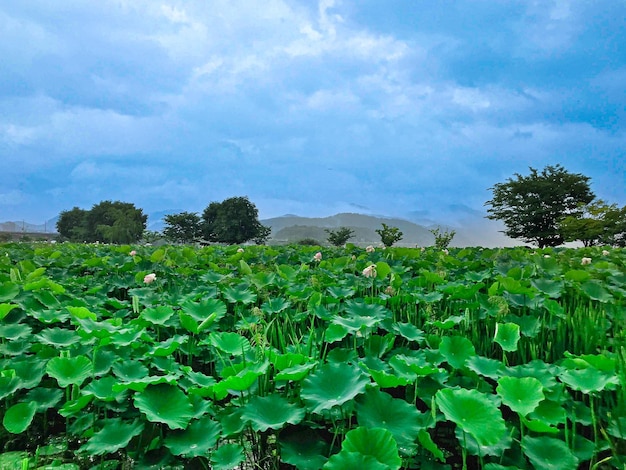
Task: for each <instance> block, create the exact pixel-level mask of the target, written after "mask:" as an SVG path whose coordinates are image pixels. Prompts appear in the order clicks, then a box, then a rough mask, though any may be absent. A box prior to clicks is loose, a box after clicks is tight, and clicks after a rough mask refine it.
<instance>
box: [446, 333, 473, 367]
mask: <svg viewBox="0 0 626 470" xmlns="http://www.w3.org/2000/svg"><path fill="white" fill-rule="evenodd" d="M439 352H440V353H441V355H442V356H443V357H444V358H445V360H446V361H447V362H448V364H450V365H451V366H452V367H454V368H455V369H461V368H463V367H464V366H465V363H466V362H467V360H468V359H469V358H470V357H472V356H475V355H476V349H474V345H473V344H472V342H471V341H470V340H469V339H467V338H465V337H463V336H445V337H444V338H443V339H442V340H441V343H440V344H439Z"/></svg>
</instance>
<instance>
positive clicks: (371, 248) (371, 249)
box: [365, 245, 374, 253]
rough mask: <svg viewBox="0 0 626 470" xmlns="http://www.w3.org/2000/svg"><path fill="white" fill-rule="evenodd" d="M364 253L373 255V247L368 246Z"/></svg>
mask: <svg viewBox="0 0 626 470" xmlns="http://www.w3.org/2000/svg"><path fill="white" fill-rule="evenodd" d="M365 251H367V252H368V253H373V252H374V247H373V246H372V245H368V246H367V247H366V248H365Z"/></svg>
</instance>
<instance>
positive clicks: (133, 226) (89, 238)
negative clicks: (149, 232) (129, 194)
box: [57, 201, 148, 243]
mask: <svg viewBox="0 0 626 470" xmlns="http://www.w3.org/2000/svg"><path fill="white" fill-rule="evenodd" d="M147 219H148V216H147V215H144V213H143V211H142V210H141V209H137V208H136V207H135V205H134V204H131V203H129V202H120V201H102V202H100V203H98V204H94V206H93V207H92V208H91V209H90V210H83V209H80V208H78V207H74V208H73V209H71V210H69V211H62V212H61V213H60V214H59V220H58V221H57V231H58V232H59V235H61V237H63V238H65V239H67V240H70V241H74V242H104V243H135V242H137V241H138V240H139V239H140V238H141V236H142V234H143V232H144V230H145V229H146V221H147Z"/></svg>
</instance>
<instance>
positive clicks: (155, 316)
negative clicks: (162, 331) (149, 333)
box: [140, 305, 174, 325]
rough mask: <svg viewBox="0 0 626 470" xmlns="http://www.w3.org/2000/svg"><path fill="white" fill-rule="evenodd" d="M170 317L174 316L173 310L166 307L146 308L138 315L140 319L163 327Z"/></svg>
mask: <svg viewBox="0 0 626 470" xmlns="http://www.w3.org/2000/svg"><path fill="white" fill-rule="evenodd" d="M172 315H174V309H173V308H172V307H170V306H168V305H159V306H157V307H152V308H146V309H145V310H143V311H142V312H141V314H140V316H141V318H143V319H144V320H146V321H149V322H150V323H152V324H153V325H165V323H166V322H167V321H168V320H169V319H170V318H171V317H172Z"/></svg>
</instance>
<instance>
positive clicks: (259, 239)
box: [202, 197, 271, 244]
mask: <svg viewBox="0 0 626 470" xmlns="http://www.w3.org/2000/svg"><path fill="white" fill-rule="evenodd" d="M202 232H203V234H204V238H205V240H208V241H212V242H221V243H228V244H234V243H244V242H247V241H249V240H254V241H255V242H256V243H263V242H264V241H265V240H267V238H268V237H269V235H270V232H271V229H270V228H269V227H265V226H263V225H262V224H261V222H259V212H258V210H257V208H256V206H255V205H254V204H253V203H252V202H250V200H249V199H248V198H247V197H231V198H228V199H225V200H223V201H222V202H212V203H210V204H209V205H208V206H207V207H206V209H204V212H203V213H202Z"/></svg>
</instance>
